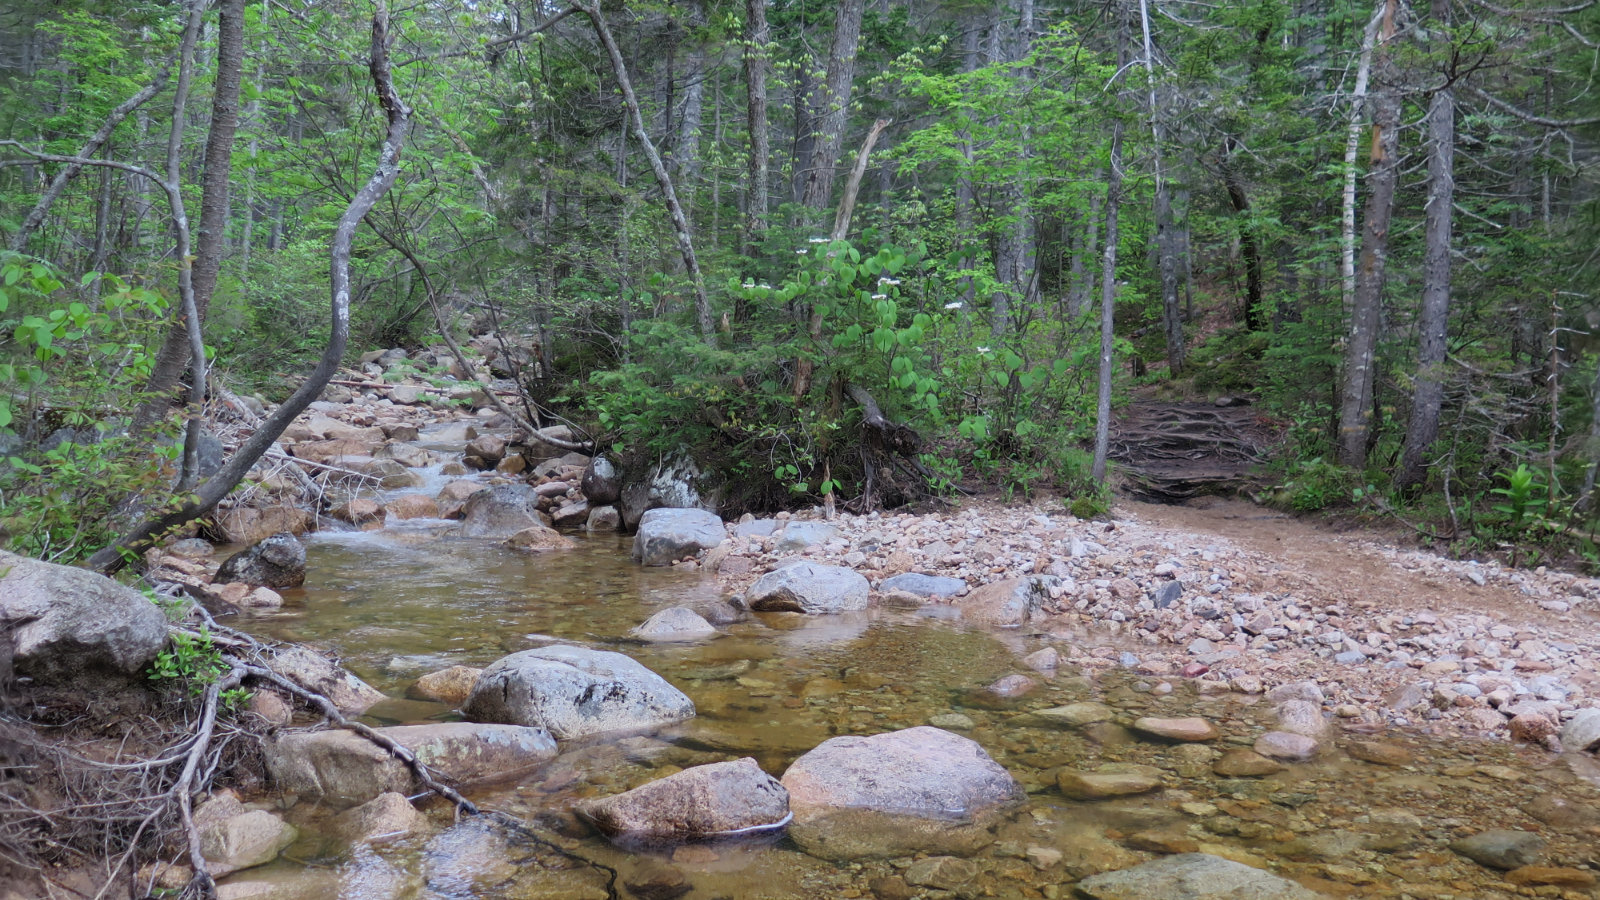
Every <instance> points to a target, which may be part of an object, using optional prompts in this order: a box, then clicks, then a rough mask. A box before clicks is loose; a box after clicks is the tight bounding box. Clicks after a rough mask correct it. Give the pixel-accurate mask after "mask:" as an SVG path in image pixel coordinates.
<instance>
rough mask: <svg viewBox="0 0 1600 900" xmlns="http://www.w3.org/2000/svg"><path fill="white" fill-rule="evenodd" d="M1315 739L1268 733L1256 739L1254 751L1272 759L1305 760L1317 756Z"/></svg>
mask: <svg viewBox="0 0 1600 900" xmlns="http://www.w3.org/2000/svg"><path fill="white" fill-rule="evenodd" d="M1320 749H1321V745H1320V744H1318V743H1317V740H1316V738H1309V737H1306V736H1305V735H1303V734H1292V733H1290V732H1287V731H1269V732H1267V733H1266V734H1263V735H1262V736H1261V737H1258V738H1256V743H1255V751H1256V752H1257V753H1259V754H1261V755H1262V756H1266V757H1270V758H1272V759H1286V760H1305V759H1310V758H1311V757H1313V756H1316V755H1317V751H1318V750H1320Z"/></svg>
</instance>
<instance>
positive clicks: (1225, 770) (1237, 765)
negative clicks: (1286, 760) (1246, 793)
mask: <svg viewBox="0 0 1600 900" xmlns="http://www.w3.org/2000/svg"><path fill="white" fill-rule="evenodd" d="M1211 770H1212V771H1213V772H1215V773H1217V774H1218V775H1221V776H1222V777H1223V778H1257V777H1260V776H1262V775H1271V774H1273V773H1275V772H1282V771H1283V764H1282V763H1280V762H1278V761H1276V760H1271V759H1268V758H1266V757H1265V756H1262V755H1261V754H1259V753H1257V752H1255V751H1254V750H1246V749H1244V748H1243V747H1236V748H1234V749H1232V750H1229V751H1228V752H1226V753H1224V754H1222V758H1221V759H1219V760H1217V761H1216V762H1215V763H1213V764H1212V766H1211Z"/></svg>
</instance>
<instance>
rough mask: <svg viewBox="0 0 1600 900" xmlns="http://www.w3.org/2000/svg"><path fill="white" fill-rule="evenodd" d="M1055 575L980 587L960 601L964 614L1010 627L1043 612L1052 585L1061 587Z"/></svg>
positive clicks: (980, 621) (977, 621)
mask: <svg viewBox="0 0 1600 900" xmlns="http://www.w3.org/2000/svg"><path fill="white" fill-rule="evenodd" d="M1060 584H1061V579H1060V578H1058V577H1056V576H1054V575H1030V576H1028V577H1026V578H1007V579H1005V580H1003V581H996V582H994V583H992V584H986V585H984V586H983V587H980V588H976V589H975V590H973V591H972V592H971V593H969V594H967V595H966V596H965V597H962V598H961V599H960V600H958V601H957V602H956V606H957V607H958V608H959V609H960V610H961V618H962V619H964V620H966V621H968V622H972V623H974V624H977V625H996V626H1001V627H1010V626H1015V625H1022V624H1024V623H1026V622H1029V621H1031V620H1033V619H1034V618H1035V617H1037V616H1039V615H1042V614H1043V613H1044V612H1045V610H1046V609H1047V608H1048V607H1049V605H1050V599H1051V598H1050V589H1051V588H1054V587H1059V586H1060Z"/></svg>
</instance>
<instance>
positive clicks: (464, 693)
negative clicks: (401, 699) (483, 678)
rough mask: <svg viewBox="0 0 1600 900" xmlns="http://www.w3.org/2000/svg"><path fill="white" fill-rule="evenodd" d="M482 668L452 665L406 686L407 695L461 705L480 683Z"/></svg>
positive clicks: (417, 698)
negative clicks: (474, 686) (479, 677)
mask: <svg viewBox="0 0 1600 900" xmlns="http://www.w3.org/2000/svg"><path fill="white" fill-rule="evenodd" d="M482 674H483V670H482V669H475V668H473V667H472V666H451V667H449V668H448V669H440V670H439V671H437V672H429V673H428V674H426V675H424V676H422V677H421V678H418V679H417V681H416V683H415V684H413V685H411V687H408V688H406V696H407V697H410V698H412V699H413V700H434V701H437V702H439V703H449V704H451V705H453V706H460V705H461V704H463V703H465V702H467V698H468V697H469V696H471V695H472V686H473V685H475V684H477V683H478V676H479V675H482Z"/></svg>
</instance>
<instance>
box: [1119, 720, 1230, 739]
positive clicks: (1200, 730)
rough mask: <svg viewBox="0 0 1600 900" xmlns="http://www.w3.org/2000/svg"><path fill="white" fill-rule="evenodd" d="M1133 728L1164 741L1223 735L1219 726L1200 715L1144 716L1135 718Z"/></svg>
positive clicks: (1209, 737)
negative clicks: (1175, 717) (1165, 717)
mask: <svg viewBox="0 0 1600 900" xmlns="http://www.w3.org/2000/svg"><path fill="white" fill-rule="evenodd" d="M1133 730H1134V731H1136V732H1138V733H1139V734H1142V735H1144V736H1146V737H1153V738H1159V739H1161V740H1164V741H1184V742H1186V741H1214V740H1216V739H1217V738H1219V737H1221V736H1222V732H1220V731H1218V730H1217V726H1215V725H1213V724H1211V723H1210V722H1208V721H1206V720H1205V719H1202V718H1200V717H1199V716H1188V717H1185V718H1181V719H1163V718H1158V717H1155V716H1144V717H1142V718H1138V719H1134V720H1133Z"/></svg>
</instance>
